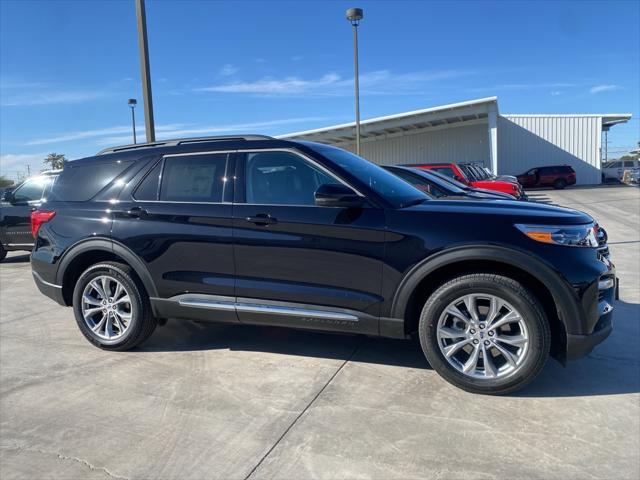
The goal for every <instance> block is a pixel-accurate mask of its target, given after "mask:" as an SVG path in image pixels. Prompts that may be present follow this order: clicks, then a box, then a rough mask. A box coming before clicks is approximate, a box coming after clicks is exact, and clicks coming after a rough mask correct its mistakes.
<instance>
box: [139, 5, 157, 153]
mask: <svg viewBox="0 0 640 480" xmlns="http://www.w3.org/2000/svg"><path fill="white" fill-rule="evenodd" d="M135 2H136V16H137V18H138V49H139V50H140V69H141V71H142V76H141V77H142V101H143V103H144V128H145V130H146V134H147V142H155V141H156V129H155V125H154V123H153V100H152V98H151V97H152V95H151V70H150V69H149V45H148V42H147V15H146V12H145V8H144V0H135Z"/></svg>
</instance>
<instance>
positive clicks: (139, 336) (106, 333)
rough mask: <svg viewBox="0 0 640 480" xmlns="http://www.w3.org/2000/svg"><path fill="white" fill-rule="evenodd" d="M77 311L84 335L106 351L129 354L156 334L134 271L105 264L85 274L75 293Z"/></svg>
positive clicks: (90, 269)
mask: <svg viewBox="0 0 640 480" xmlns="http://www.w3.org/2000/svg"><path fill="white" fill-rule="evenodd" d="M73 310H74V313H75V317H76V322H77V323H78V327H79V328H80V331H81V332H82V333H83V335H84V336H85V337H86V338H87V340H89V341H90V342H91V343H93V344H94V345H96V346H98V347H100V348H103V349H105V350H128V349H130V348H133V347H135V346H136V345H139V344H140V343H142V342H144V341H145V340H146V339H147V338H148V337H149V336H150V335H151V333H153V330H154V329H155V327H156V323H157V322H156V319H155V318H154V317H153V315H152V313H151V306H150V304H149V297H148V295H147V293H146V291H145V289H144V287H143V286H142V285H141V283H140V281H139V280H138V278H137V276H136V275H135V273H134V272H133V270H132V269H131V268H130V267H129V266H127V265H124V264H121V263H116V262H102V263H99V264H96V265H92V266H91V267H89V268H88V269H87V270H85V271H84V272H83V273H82V275H80V278H79V279H78V281H77V282H76V285H75V288H74V291H73Z"/></svg>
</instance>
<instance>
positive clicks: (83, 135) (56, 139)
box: [25, 123, 184, 145]
mask: <svg viewBox="0 0 640 480" xmlns="http://www.w3.org/2000/svg"><path fill="white" fill-rule="evenodd" d="M183 126H184V125H183V124H180V123H176V124H169V125H158V126H156V131H158V132H162V131H165V130H174V129H176V128H182V127H183ZM136 130H137V131H138V132H144V125H136ZM129 132H131V125H123V126H118V127H107V128H98V129H92V130H81V131H75V132H68V133H62V134H59V135H56V136H53V137H45V138H38V139H35V140H31V141H29V142H27V143H26V144H25V145H48V144H50V143H62V142H71V141H74V140H82V139H88V138H97V137H104V136H107V135H117V134H121V133H129Z"/></svg>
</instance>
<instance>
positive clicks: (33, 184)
mask: <svg viewBox="0 0 640 480" xmlns="http://www.w3.org/2000/svg"><path fill="white" fill-rule="evenodd" d="M53 178H54V177H36V178H32V179H30V180H27V181H26V182H24V183H23V184H22V185H21V186H19V187H18V188H16V189H15V190H14V192H13V199H14V201H15V202H32V201H37V200H41V199H42V197H43V196H44V191H45V188H46V187H47V186H48V185H49V184H50V183H51V181H52V180H53Z"/></svg>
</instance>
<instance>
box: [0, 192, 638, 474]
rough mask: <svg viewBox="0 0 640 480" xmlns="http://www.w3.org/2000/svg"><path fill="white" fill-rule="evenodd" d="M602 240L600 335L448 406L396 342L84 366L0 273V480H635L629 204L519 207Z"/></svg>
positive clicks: (627, 200)
mask: <svg viewBox="0 0 640 480" xmlns="http://www.w3.org/2000/svg"><path fill="white" fill-rule="evenodd" d="M529 195H530V198H531V199H532V200H536V201H540V202H549V203H555V204H559V205H564V206H568V207H573V208H577V209H580V210H584V211H586V212H588V213H590V214H591V215H593V216H594V217H595V218H596V219H597V220H599V222H600V223H601V224H602V225H603V226H604V227H605V228H606V229H607V231H608V233H609V242H610V248H611V251H612V256H613V260H614V262H615V263H616V267H617V270H618V275H619V277H620V280H621V286H620V298H621V299H620V301H619V302H617V303H616V305H615V308H616V316H615V324H616V325H615V330H614V333H613V334H612V336H611V337H610V338H609V339H608V340H607V341H606V342H605V343H604V344H602V345H601V346H599V347H597V348H596V350H595V351H594V352H593V353H592V354H591V355H590V356H589V357H588V358H586V359H583V360H580V361H577V362H573V363H571V364H569V365H568V367H567V368H563V367H561V366H560V365H559V364H557V363H556V362H554V361H551V362H549V364H548V365H547V367H546V368H545V370H544V371H543V373H542V374H541V376H540V377H539V378H538V379H537V380H536V381H535V382H534V383H533V384H532V385H531V386H529V387H528V388H526V389H525V390H524V391H523V392H521V393H519V394H517V395H514V396H511V397H483V396H478V395H472V394H468V393H465V392H462V391H460V390H457V389H455V388H454V387H452V386H450V385H449V384H447V383H445V382H444V380H442V379H440V378H439V377H438V376H437V375H436V374H435V372H433V371H432V370H430V369H429V368H428V365H427V364H426V362H425V360H424V357H423V356H422V354H421V352H420V351H419V348H418V347H417V346H416V345H415V344H413V343H411V342H408V341H396V340H388V339H375V338H365V337H360V336H341V335H330V334H322V333H313V332H302V331H293V330H284V329H277V328H259V327H250V326H242V327H239V326H223V325H203V324H199V323H190V322H181V323H179V322H176V321H169V323H168V324H167V325H166V326H165V327H163V328H160V329H158V330H157V331H156V333H155V334H154V335H153V336H152V338H151V339H150V340H149V341H148V342H146V343H145V344H144V345H143V346H142V348H138V349H136V350H134V351H131V352H126V353H108V352H103V351H100V350H98V349H96V348H94V347H92V346H91V345H89V343H88V342H86V340H85V339H84V338H83V337H82V336H81V334H80V332H79V331H78V329H77V327H76V325H75V322H74V320H73V313H72V312H71V310H70V309H65V308H63V307H59V306H58V305H56V304H55V303H53V302H52V301H50V300H49V299H47V298H46V297H44V296H42V295H41V294H39V292H38V291H37V289H36V287H35V285H34V283H33V280H32V279H31V274H30V270H29V263H28V256H27V255H21V254H11V255H10V256H9V257H8V260H7V262H6V263H3V264H2V266H1V267H0V317H1V320H0V477H2V478H3V479H8V478H45V477H57V478H196V479H200V478H247V477H250V478H311V477H320V478H462V477H471V476H473V477H476V478H545V479H551V478H559V479H560V478H562V479H565V478H580V479H583V478H638V477H639V476H640V350H639V348H638V345H639V344H640V218H639V210H640V189H638V188H637V187H626V186H612V187H599V188H575V189H568V190H565V191H553V190H539V191H532V192H529Z"/></svg>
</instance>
